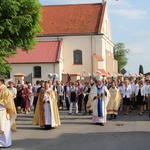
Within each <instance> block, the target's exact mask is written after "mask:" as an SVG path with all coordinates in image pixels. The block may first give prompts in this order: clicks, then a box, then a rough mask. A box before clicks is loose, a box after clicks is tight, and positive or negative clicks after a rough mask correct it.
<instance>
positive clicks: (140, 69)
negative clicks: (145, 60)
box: [139, 65, 144, 74]
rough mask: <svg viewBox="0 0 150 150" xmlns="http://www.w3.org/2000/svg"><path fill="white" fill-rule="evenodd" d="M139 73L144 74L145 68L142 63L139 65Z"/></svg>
mask: <svg viewBox="0 0 150 150" xmlns="http://www.w3.org/2000/svg"><path fill="white" fill-rule="evenodd" d="M139 74H144V69H143V66H142V65H140V66H139Z"/></svg>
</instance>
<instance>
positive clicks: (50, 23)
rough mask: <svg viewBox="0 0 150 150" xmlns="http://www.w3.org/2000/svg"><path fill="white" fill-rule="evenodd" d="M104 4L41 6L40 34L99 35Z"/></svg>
mask: <svg viewBox="0 0 150 150" xmlns="http://www.w3.org/2000/svg"><path fill="white" fill-rule="evenodd" d="M105 6H106V3H104V4H101V3H97V4H73V5H50V6H42V22H41V26H42V28H43V33H42V34H48V35H58V34H59V35H66V34H67V35H68V34H98V33H101V27H102V20H103V17H104V11H105Z"/></svg>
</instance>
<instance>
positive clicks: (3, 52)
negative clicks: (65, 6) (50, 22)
mask: <svg viewBox="0 0 150 150" xmlns="http://www.w3.org/2000/svg"><path fill="white" fill-rule="evenodd" d="M40 20H41V5H40V3H39V1H38V0H1V1H0V68H1V69H0V76H4V75H5V74H6V72H8V71H10V70H11V67H10V64H9V63H8V62H7V58H8V57H11V56H13V55H15V54H17V48H20V49H22V50H23V51H26V52H28V51H29V50H32V49H33V47H34V46H35V45H36V42H37V41H36V36H37V34H39V33H40V32H41V30H42V29H41V26H40Z"/></svg>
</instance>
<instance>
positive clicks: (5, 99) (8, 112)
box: [0, 84, 17, 134]
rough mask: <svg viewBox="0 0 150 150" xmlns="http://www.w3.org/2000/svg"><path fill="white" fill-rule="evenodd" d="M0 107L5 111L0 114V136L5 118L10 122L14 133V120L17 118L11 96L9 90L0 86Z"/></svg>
mask: <svg viewBox="0 0 150 150" xmlns="http://www.w3.org/2000/svg"><path fill="white" fill-rule="evenodd" d="M0 105H1V106H3V107H4V108H5V109H4V110H1V113H0V134H3V133H4V129H5V121H6V117H7V119H9V120H10V125H11V127H10V128H11V129H12V131H16V125H15V119H16V117H17V113H16V108H15V105H14V100H13V95H12V94H11V92H10V90H9V89H8V88H7V87H6V86H5V85H4V84H2V85H1V86H0Z"/></svg>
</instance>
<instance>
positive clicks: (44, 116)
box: [33, 90, 61, 127]
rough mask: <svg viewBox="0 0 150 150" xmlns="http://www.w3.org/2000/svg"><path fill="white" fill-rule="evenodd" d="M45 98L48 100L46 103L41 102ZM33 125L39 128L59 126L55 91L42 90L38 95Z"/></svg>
mask: <svg viewBox="0 0 150 150" xmlns="http://www.w3.org/2000/svg"><path fill="white" fill-rule="evenodd" d="M45 98H47V99H49V101H48V102H46V103H44V102H43V101H44V99H45ZM33 124H34V125H39V126H40V127H44V126H47V125H50V126H51V127H57V126H59V125H61V123H60V116H59V112H58V106H57V93H56V92H55V91H53V90H47V91H46V90H42V91H41V92H40V93H39V97H38V101H37V105H36V110H35V114H34V118H33Z"/></svg>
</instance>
